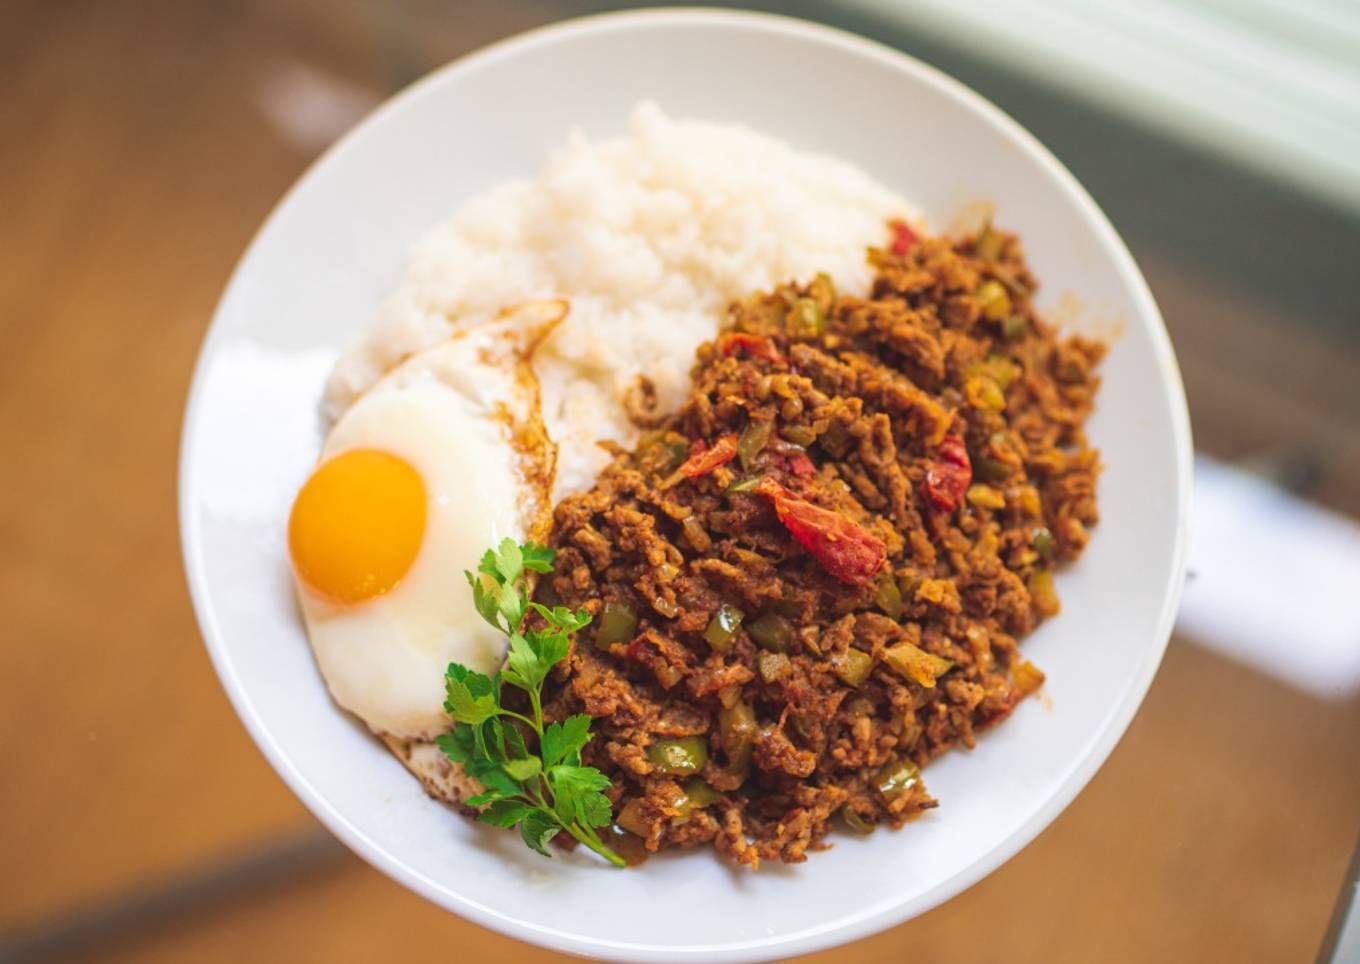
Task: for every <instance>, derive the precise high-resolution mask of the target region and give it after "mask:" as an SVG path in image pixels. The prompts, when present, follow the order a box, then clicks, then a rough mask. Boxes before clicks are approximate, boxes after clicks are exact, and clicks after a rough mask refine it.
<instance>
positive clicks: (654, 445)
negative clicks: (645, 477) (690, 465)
mask: <svg viewBox="0 0 1360 964" xmlns="http://www.w3.org/2000/svg"><path fill="white" fill-rule="evenodd" d="M687 458H689V441H688V440H687V439H686V438H685V437H684V436H683V435H681V434H680V433H679V432H664V431H655V432H648V433H646V434H645V435H643V436H642V442H641V444H640V445H639V446H638V459H639V461H641V462H642V464H643V467H644V468H647V469H649V470H650V471H652V472H655V473H657V474H659V475H668V474H670V473H671V472H674V471H675V470H676V469H678V468H679V467H680V464H681V463H682V462H684V461H685V459H687Z"/></svg>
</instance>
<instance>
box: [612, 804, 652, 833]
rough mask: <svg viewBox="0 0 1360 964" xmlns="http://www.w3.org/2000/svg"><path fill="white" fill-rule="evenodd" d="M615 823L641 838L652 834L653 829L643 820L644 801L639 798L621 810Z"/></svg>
mask: <svg viewBox="0 0 1360 964" xmlns="http://www.w3.org/2000/svg"><path fill="white" fill-rule="evenodd" d="M614 822H615V823H617V824H618V825H619V826H620V827H622V828H623V829H624V830H627V831H628V832H629V833H631V834H636V835H637V836H639V837H646V836H647V835H648V834H649V833H651V828H650V827H649V826H647V822H646V821H645V820H643V819H642V801H641V800H640V799H638V798H637V797H634V798H633V799H632V800H629V801H628V802H627V803H625V804H624V805H623V806H622V807H621V808H620V809H619V815H618V816H617V817H615V818H614Z"/></svg>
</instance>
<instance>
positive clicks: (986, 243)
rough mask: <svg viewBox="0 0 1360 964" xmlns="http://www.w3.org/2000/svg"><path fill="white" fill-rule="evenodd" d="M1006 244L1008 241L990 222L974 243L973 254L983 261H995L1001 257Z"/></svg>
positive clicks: (984, 226)
mask: <svg viewBox="0 0 1360 964" xmlns="http://www.w3.org/2000/svg"><path fill="white" fill-rule="evenodd" d="M1005 242H1006V239H1005V238H1004V237H1002V236H1001V233H1000V232H999V231H997V230H996V229H995V228H993V227H992V222H991V221H988V222H987V223H986V224H985V225H983V227H982V230H981V231H979V232H978V236H977V240H976V241H974V242H973V254H974V255H975V256H976V257H979V258H981V259H982V260H983V261H995V260H996V259H997V258H999V257H1001V249H1002V247H1003V245H1004V244H1005Z"/></svg>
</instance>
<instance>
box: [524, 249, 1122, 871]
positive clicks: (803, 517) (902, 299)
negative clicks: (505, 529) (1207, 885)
mask: <svg viewBox="0 0 1360 964" xmlns="http://www.w3.org/2000/svg"><path fill="white" fill-rule="evenodd" d="M870 257H871V259H872V261H873V263H874V264H875V266H876V268H877V270H878V273H877V277H876V280H875V282H874V286H873V289H872V296H871V297H869V298H849V297H844V298H838V297H837V296H836V293H835V291H834V288H833V286H832V282H831V279H828V278H825V277H819V278H818V279H817V280H815V281H814V282H812V283H811V284H810V285H808V286H806V287H797V286H792V285H790V286H785V287H782V288H780V289H778V290H776V291H774V292H770V293H766V294H759V295H755V296H753V297H751V298H749V299H746V300H744V301H741V302H738V303H736V304H734V305H732V306H731V308H730V311H729V319H728V320H729V325H728V328H727V329H726V330H725V331H724V333H723V334H722V335H720V336H719V338H718V339H717V340H715V341H714V342H712V343H709V344H705V345H703V346H701V347H700V349H699V351H698V353H697V359H696V364H695V366H694V370H693V387H692V391H691V392H690V395H689V397H688V399H687V400H686V402H685V404H684V405H683V407H682V408H681V409H680V411H679V412H677V413H675V414H674V415H671V416H669V417H666V418H662V417H660V416H658V415H657V414H656V413H655V410H654V408H655V407H654V400H653V399H652V398H651V397H650V396H649V394H648V392H647V391H646V388H647V386H640V387H639V389H638V391H637V392H636V393H635V395H636V397H635V398H633V399H632V400H631V405H632V409H635V410H636V417H637V420H638V421H639V423H640V424H643V425H644V427H647V428H648V429H650V431H649V432H648V433H646V434H645V435H644V439H643V442H642V444H641V446H640V447H639V448H638V450H637V451H634V452H618V453H617V454H616V455H615V457H614V460H613V462H612V463H611V464H610V465H609V466H608V467H607V468H606V469H605V471H604V472H603V473H602V474H601V476H600V477H599V479H598V481H597V483H596V485H595V487H594V488H593V489H591V490H590V491H588V492H585V493H582V494H580V495H576V496H571V497H569V498H567V499H565V500H563V502H562V503H561V504H560V505H559V506H558V507H557V510H556V515H555V527H554V533H553V543H554V545H555V546H556V547H557V549H558V551H559V556H558V563H557V567H556V570H555V572H554V573H553V575H552V576H551V577H550V578H545V579H544V580H543V581H541V582H540V584H539V587H538V596H539V598H540V600H541V601H544V602H552V603H559V602H560V603H565V604H567V605H571V606H583V607H585V608H587V609H589V610H590V611H591V612H592V613H595V614H597V615H598V614H599V613H600V612H601V611H602V607H603V606H604V604H605V603H609V604H611V605H614V606H621V607H625V608H627V609H628V610H631V612H632V613H633V614H634V615H635V616H636V619H637V628H636V631H635V633H634V634H633V638H631V639H630V640H626V641H622V642H620V641H617V640H615V641H610V642H609V643H608V644H607V645H596V641H595V638H594V636H593V635H592V631H593V630H591V629H587V630H586V631H584V632H583V633H582V634H580V636H579V637H578V638H577V639H576V641H575V643H574V645H573V649H572V652H571V654H570V657H569V658H568V660H567V661H566V662H565V663H564V664H563V665H562V666H561V667H560V668H559V669H558V671H557V672H556V673H555V674H554V677H553V679H552V680H550V682H549V685H548V689H547V704H546V711H547V713H548V715H549V716H550V717H553V718H560V717H562V716H565V715H566V714H569V713H575V712H585V713H588V714H589V715H590V716H591V717H593V718H594V732H595V736H594V738H593V739H592V741H591V743H590V744H589V745H588V746H587V747H586V750H585V752H584V758H585V762H587V763H589V764H591V765H594V766H597V767H599V768H600V769H602V770H603V771H604V772H605V773H606V774H607V775H608V776H609V777H610V778H611V780H612V781H613V788H612V789H611V791H610V794H611V799H612V801H613V803H614V806H615V814H616V815H617V816H618V820H619V824H620V827H621V828H622V829H623V830H626V831H627V832H629V833H631V834H634V835H636V837H637V838H640V841H641V842H642V843H645V846H646V848H647V849H648V850H657V849H661V848H664V847H690V846H697V845H703V844H710V845H712V846H713V847H715V848H716V849H717V850H718V852H719V853H721V854H723V855H725V856H726V857H728V858H729V859H731V860H733V861H734V862H736V863H739V864H745V865H749V866H752V867H754V866H756V865H757V864H758V863H759V861H760V860H761V859H767V860H768V859H778V860H783V861H790V862H793V861H801V860H804V859H806V853H807V851H808V850H816V849H819V848H821V847H823V846H825V844H824V842H823V840H824V838H825V836H826V834H827V832H828V830H829V828H830V826H831V823H832V820H833V818H834V817H835V816H836V815H837V814H840V815H841V816H842V817H843V819H844V821H845V823H847V824H848V825H849V826H850V827H851V828H852V829H854V830H857V831H859V832H867V831H869V830H872V829H873V828H874V827H875V826H876V825H878V824H887V825H889V826H892V827H900V826H901V825H902V824H903V823H904V822H906V821H907V820H910V819H911V818H913V817H915V816H917V815H919V814H920V813H921V812H923V811H924V810H927V809H929V808H931V807H934V806H935V805H936V804H935V801H934V799H932V798H931V797H930V795H929V794H928V793H927V792H926V790H925V787H924V784H923V783H922V782H921V779H920V777H919V774H918V769H917V768H919V767H920V766H923V765H925V764H926V763H928V762H929V761H930V760H931V759H932V758H934V757H935V756H938V755H939V754H941V753H943V752H945V751H946V750H948V749H949V748H951V747H953V746H956V745H960V744H962V745H964V746H969V747H971V746H973V745H974V743H975V741H976V738H977V734H978V733H979V732H981V731H982V730H984V729H986V728H987V727H989V726H992V725H995V724H996V723H998V722H1000V721H1001V720H1003V719H1005V718H1006V716H1008V715H1009V714H1010V712H1011V711H1012V710H1013V709H1014V708H1015V706H1016V704H1017V703H1018V702H1019V700H1020V699H1021V698H1022V697H1023V696H1024V695H1025V694H1027V693H1029V692H1032V691H1033V689H1034V688H1035V687H1036V686H1037V685H1038V683H1039V682H1040V681H1042V674H1041V673H1039V671H1038V670H1037V669H1035V668H1034V667H1033V666H1031V665H1030V664H1028V663H1025V662H1023V661H1022V660H1021V658H1020V656H1019V655H1018V649H1017V645H1016V643H1017V638H1018V637H1020V636H1022V635H1024V634H1025V633H1027V632H1029V631H1030V630H1031V629H1033V627H1034V626H1035V625H1036V624H1037V623H1038V622H1039V621H1040V620H1041V619H1043V618H1044V617H1046V616H1048V615H1051V614H1052V613H1053V612H1055V611H1056V608H1057V600H1056V597H1055V596H1053V593H1052V587H1051V582H1050V579H1051V570H1052V568H1053V567H1054V566H1055V565H1057V564H1058V563H1060V562H1066V561H1070V560H1072V559H1074V558H1075V557H1076V556H1077V555H1078V554H1079V553H1080V552H1081V550H1082V549H1083V548H1084V546H1085V545H1086V543H1087V541H1088V539H1089V538H1090V527H1091V526H1093V525H1094V524H1095V523H1096V522H1097V512H1096V475H1097V472H1098V469H1099V461H1098V456H1097V453H1096V452H1095V451H1094V450H1092V449H1090V448H1088V446H1087V444H1086V438H1085V435H1084V434H1083V432H1082V425H1083V423H1084V421H1085V419H1086V417H1087V416H1088V415H1089V413H1090V410H1091V406H1092V404H1093V401H1094V398H1095V392H1096V389H1097V386H1098V384H1099V382H1098V378H1097V377H1096V375H1095V374H1094V370H1095V367H1096V364H1097V363H1098V362H1099V360H1100V358H1101V356H1102V354H1103V351H1104V349H1103V347H1102V346H1101V345H1099V344H1097V343H1094V342H1091V341H1087V340H1084V339H1080V338H1068V339H1065V340H1063V339H1059V338H1058V337H1057V335H1056V333H1055V331H1054V330H1053V328H1052V327H1051V326H1049V325H1048V324H1047V323H1045V322H1044V321H1043V320H1042V319H1041V318H1039V317H1038V316H1037V315H1036V314H1035V312H1034V309H1033V305H1032V301H1031V297H1032V294H1033V291H1034V287H1035V282H1034V280H1033V278H1032V276H1031V275H1030V273H1029V271H1028V269H1027V268H1026V266H1025V264H1024V261H1023V258H1022V255H1021V250H1020V244H1019V241H1018V239H1016V238H1015V237H1014V236H1013V235H1008V234H1004V233H1001V232H998V231H996V230H995V229H993V228H990V227H989V228H987V229H985V230H984V231H983V232H982V233H981V234H978V235H973V236H968V237H964V238H961V239H957V240H954V241H950V240H948V239H944V238H928V237H921V238H918V237H916V236H915V235H914V234H913V236H912V241H911V243H910V244H903V243H898V244H897V245H896V248H895V249H890V250H876V251H873V252H871V255H870ZM720 608H721V610H722V612H721V613H720ZM734 612H735V613H736V614H737V616H736V618H739V620H740V622H739V624H734V621H733V615H734ZM724 620H725V621H724ZM669 740H682V741H687V745H689V746H693V745H695V744H696V743H697V745H698V746H700V747H706V748H707V758H706V759H702V758H695V759H693V760H692V763H693V766H691V767H690V772H686V773H683V774H677V773H676V772H669V773H668V772H663V770H664V767H663V765H662V764H660V763H658V762H657V760H658V757H657V756H656V755H655V751H656V750H657V747H658V745H659V744H661V743H662V741H669ZM700 757H702V754H700Z"/></svg>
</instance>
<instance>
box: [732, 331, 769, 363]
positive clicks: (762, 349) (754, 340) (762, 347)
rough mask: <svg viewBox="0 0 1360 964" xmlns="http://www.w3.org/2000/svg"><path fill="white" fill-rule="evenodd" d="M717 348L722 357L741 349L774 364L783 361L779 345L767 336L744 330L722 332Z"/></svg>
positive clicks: (753, 356)
mask: <svg viewBox="0 0 1360 964" xmlns="http://www.w3.org/2000/svg"><path fill="white" fill-rule="evenodd" d="M718 350H719V351H720V352H722V353H723V357H730V356H732V355H735V354H736V353H737V352H739V351H741V352H745V353H746V354H748V355H750V356H751V357H752V358H763V359H765V360H766V361H769V362H775V363H776V364H778V363H781V362H783V361H784V356H783V354H781V353H780V351H779V346H777V345H776V344H775V343H774V342H772V341H770V339H768V338H762V337H761V336H760V335H752V334H748V333H747V332H744V331H725V332H723V333H722V334H721V335H719V336H718Z"/></svg>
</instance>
